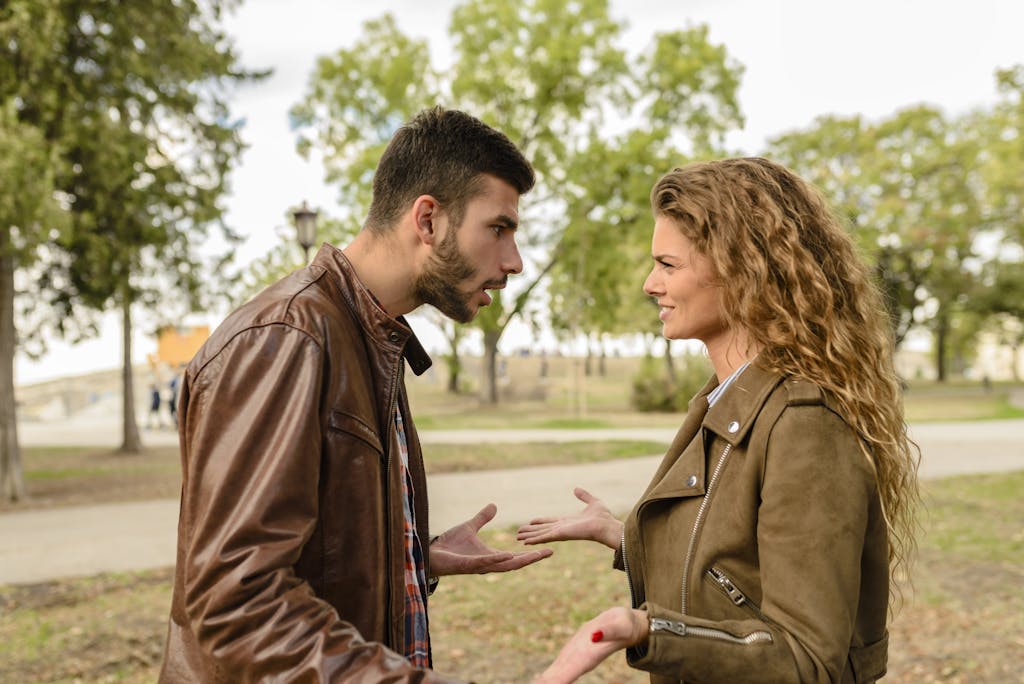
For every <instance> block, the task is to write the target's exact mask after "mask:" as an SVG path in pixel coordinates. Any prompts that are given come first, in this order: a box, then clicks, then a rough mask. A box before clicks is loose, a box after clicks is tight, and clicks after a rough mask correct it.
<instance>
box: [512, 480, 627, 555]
mask: <svg viewBox="0 0 1024 684" xmlns="http://www.w3.org/2000/svg"><path fill="white" fill-rule="evenodd" d="M573 494H575V495H576V498H577V499H579V500H580V501H582V502H583V503H585V504H587V506H586V508H584V509H583V510H582V511H580V512H579V513H576V514H574V515H565V516H562V517H560V518H534V519H533V520H531V521H530V523H529V524H528V525H523V526H522V527H520V528H519V531H518V533H517V534H516V539H518V540H519V541H521V542H523V543H524V544H546V543H547V542H553V541H571V540H575V539H585V540H589V541H596V542H599V543H601V544H604V545H605V546H607V547H608V548H610V549H613V550H614V549H617V548H618V547H619V541H620V540H621V538H622V522H620V521H619V519H618V518H616V517H615V516H614V515H612V513H611V511H609V510H608V507H607V506H605V505H604V502H603V501H601V500H600V499H598V498H597V497H595V496H594V495H593V494H591V493H590V492H588V491H587V490H585V489H583V488H582V487H577V488H576V489H574V490H573Z"/></svg>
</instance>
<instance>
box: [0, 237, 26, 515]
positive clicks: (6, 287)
mask: <svg viewBox="0 0 1024 684" xmlns="http://www.w3.org/2000/svg"><path fill="white" fill-rule="evenodd" d="M9 236H10V233H9V232H8V229H7V228H6V227H5V228H4V229H3V230H0V500H3V501H22V500H24V499H25V498H26V494H27V492H26V491H25V476H24V473H23V472H22V468H21V448H20V446H19V445H18V409H17V405H16V404H15V396H14V348H15V335H14V256H13V255H11V254H9V253H8V238H9Z"/></svg>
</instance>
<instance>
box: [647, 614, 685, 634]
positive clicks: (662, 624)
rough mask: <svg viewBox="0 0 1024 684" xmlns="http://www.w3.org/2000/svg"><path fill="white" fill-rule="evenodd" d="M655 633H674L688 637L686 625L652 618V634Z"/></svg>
mask: <svg viewBox="0 0 1024 684" xmlns="http://www.w3.org/2000/svg"><path fill="white" fill-rule="evenodd" d="M654 632H672V633H673V634H678V635H679V636H686V624H685V623H682V622H673V621H672V620H666V619H664V618H651V633H652V634H653V633H654Z"/></svg>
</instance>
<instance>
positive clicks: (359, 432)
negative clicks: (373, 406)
mask: <svg viewBox="0 0 1024 684" xmlns="http://www.w3.org/2000/svg"><path fill="white" fill-rule="evenodd" d="M327 426H328V428H330V429H331V430H334V431H336V432H343V433H345V434H347V435H352V436H353V437H355V438H357V439H359V440H361V441H362V442H365V443H366V445H367V446H369V447H370V448H372V449H373V450H374V451H376V452H377V453H378V454H383V453H384V446H383V444H381V441H380V435H378V434H377V430H376V429H375V428H373V427H372V426H370V425H367V424H366V423H365V422H364V421H363V420H362V419H361V418H358V417H356V416H353V415H351V414H348V413H343V412H341V411H331V418H330V421H329V422H328V424H327Z"/></svg>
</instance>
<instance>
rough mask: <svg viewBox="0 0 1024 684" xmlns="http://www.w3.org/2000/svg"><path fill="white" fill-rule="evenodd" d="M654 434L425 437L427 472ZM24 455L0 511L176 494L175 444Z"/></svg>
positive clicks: (615, 447)
mask: <svg viewBox="0 0 1024 684" xmlns="http://www.w3.org/2000/svg"><path fill="white" fill-rule="evenodd" d="M665 447H666V445H665V444H663V443H662V442H656V441H618V440H602V441H582V442H567V443H557V442H531V443H529V444H491V443H481V444H428V445H426V446H425V447H424V451H425V461H426V466H427V472H428V473H430V474H437V473H449V472H465V471H471V470H495V469H500V468H524V467H529V466H535V465H571V464H576V463H587V462H595V461H607V460H609V459H617V458H635V457H641V456H654V455H658V454H661V453H664V451H665ZM22 462H23V465H24V469H25V483H26V487H27V488H28V491H29V497H30V498H29V500H28V501H25V502H19V503H17V504H10V503H3V502H0V512H2V511H5V510H25V509H28V508H44V507H54V506H71V505H85V504H91V503H113V502H120V501H144V500H148V499H172V498H177V496H178V494H179V491H180V488H181V467H180V465H179V459H178V448H177V447H154V448H151V449H148V450H147V451H146V452H145V453H143V454H141V455H139V456H126V455H123V454H118V453H114V452H111V451H110V450H107V449H95V448H81V447H77V448H76V447H61V448H49V447H26V448H25V449H23V453H22Z"/></svg>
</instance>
